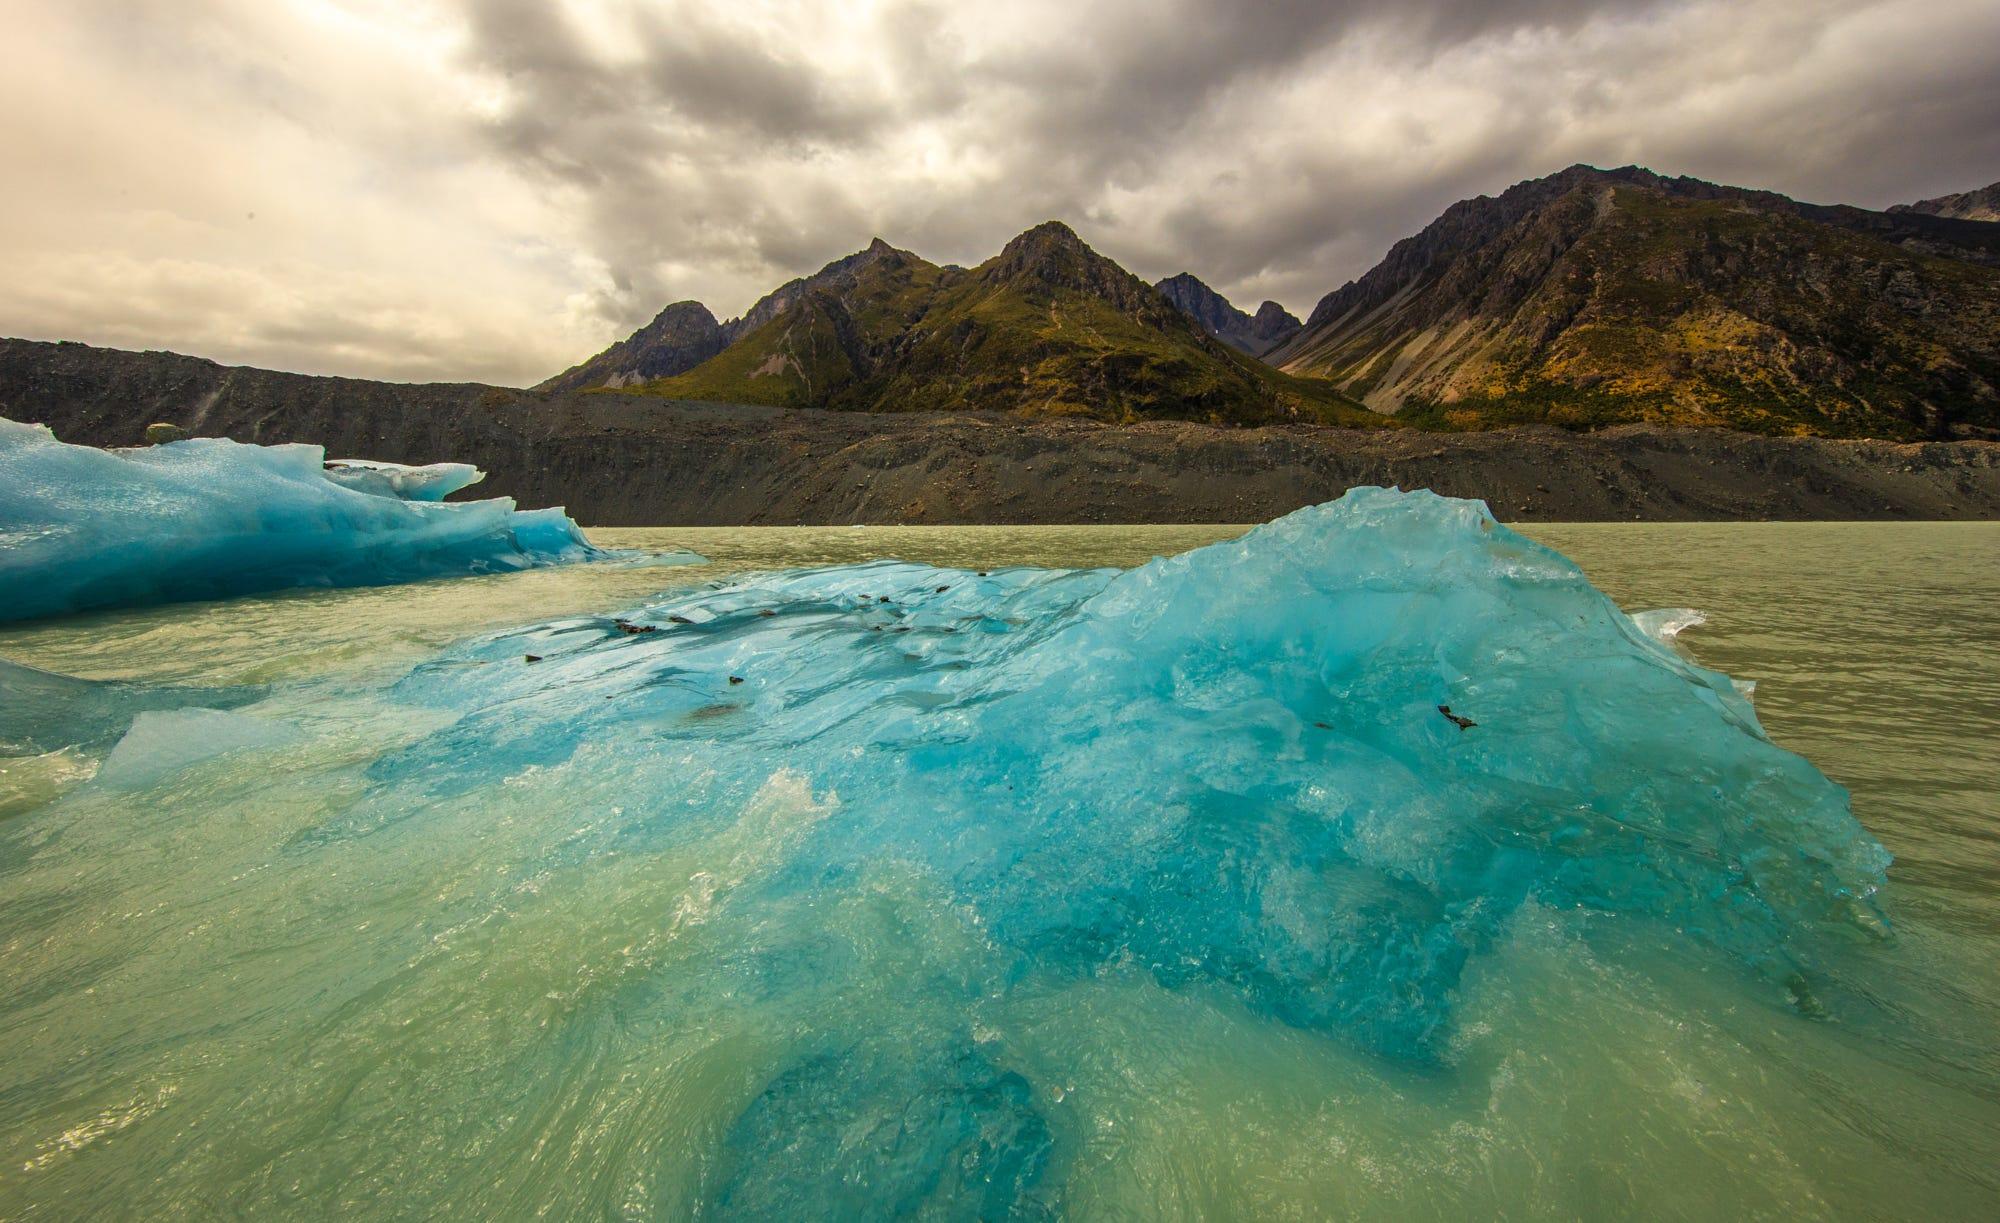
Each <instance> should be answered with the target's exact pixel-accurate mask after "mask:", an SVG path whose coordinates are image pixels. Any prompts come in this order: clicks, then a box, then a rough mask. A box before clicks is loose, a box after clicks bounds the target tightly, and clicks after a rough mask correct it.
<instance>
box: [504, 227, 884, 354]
mask: <svg viewBox="0 0 2000 1223" xmlns="http://www.w3.org/2000/svg"><path fill="white" fill-rule="evenodd" d="M894 253H895V251H894V250H893V248H891V247H890V245H889V244H888V243H887V242H884V241H882V239H880V238H877V239H875V241H874V242H873V243H872V244H870V245H869V247H868V248H867V249H866V250H863V251H858V252H856V253H854V254H852V255H848V256H846V257H845V258H842V259H836V260H834V261H833V262H832V263H829V264H827V265H826V266H825V267H823V268H821V269H820V270H819V271H817V272H814V273H813V274H812V275H810V276H801V277H799V278H798V279H796V280H788V281H786V282H785V283H784V284H782V285H779V286H778V287H777V288H776V289H773V290H772V291H771V292H769V293H766V294H765V295H764V296H763V297H760V298H758V299H757V302H756V304H755V305H753V306H751V307H750V308H749V309H748V310H746V311H744V312H743V317H741V318H734V319H730V320H729V321H728V322H726V323H718V322H716V320H715V315H713V314H712V313H710V312H709V309H708V307H707V306H704V305H702V304H701V303H700V302H697V301H684V302H675V303H674V304H673V305H671V306H668V307H667V308H666V309H665V310H662V311H660V313H659V315H658V316H657V317H655V318H654V319H653V321H652V322H650V323H648V324H646V325H645V326H644V327H641V328H640V329H639V330H637V331H635V332H633V333H632V334H631V335H630V336H627V337H626V338H625V339H622V340H620V341H618V342H617V343H616V344H613V345H612V346H611V347H609V348H607V349H605V350H604V351H603V352H601V353H598V354H597V355H596V356H594V357H592V358H591V359H590V360H588V361H585V362H584V363H583V364H581V365H574V366H571V367H570V368H569V369H567V370H564V371H563V372H562V373H560V374H557V375H556V376H555V377H553V378H550V379H549V380H548V381H546V382H543V383H540V384H539V385H537V386H536V387H535V388H534V389H535V390H538V391H595V390H609V391H616V390H621V389H623V388H625V387H628V386H637V385H638V384H640V383H642V382H650V381H652V380H653V379H655V378H668V377H672V376H673V375H675V374H683V373H686V372H687V371H688V370H691V369H693V368H694V367H695V366H697V365H700V364H701V363H702V362H703V361H706V360H708V359H709V358H710V357H712V356H714V355H715V354H717V353H719V352H721V351H722V350H723V349H725V348H727V347H729V346H730V345H731V344H734V343H735V342H736V341H737V340H740V339H742V338H743V337H744V336H746V335H749V334H750V333H751V332H753V331H755V330H757V329H758V328H759V327H762V326H763V325H764V324H765V323H768V322H770V321H771V320H772V319H774V318H776V317H777V316H778V315H779V314H780V313H782V312H783V311H784V309H785V307H787V306H789V305H791V304H792V303H793V302H795V301H797V300H799V299H800V298H801V297H803V296H805V295H806V294H807V293H809V292H810V291H811V290H812V289H813V288H815V287H816V286H819V285H824V284H830V283H833V282H835V281H837V280H840V279H842V278H843V277H847V276H850V275H851V274H852V273H853V272H854V271H855V270H856V269H858V268H860V267H861V266H863V265H864V264H867V263H869V262H871V261H873V260H876V259H880V258H882V257H883V256H884V255H887V254H894Z"/></svg>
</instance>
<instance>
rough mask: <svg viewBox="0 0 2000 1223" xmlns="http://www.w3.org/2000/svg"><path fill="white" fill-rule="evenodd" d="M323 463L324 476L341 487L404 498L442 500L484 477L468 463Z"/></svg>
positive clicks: (483, 473) (369, 461) (346, 461)
mask: <svg viewBox="0 0 2000 1223" xmlns="http://www.w3.org/2000/svg"><path fill="white" fill-rule="evenodd" d="M325 466H326V478H327V479H329V480H331V481H333V482H334V483H335V484H338V485H341V486H342V487H344V488H351V489H354V490H355V491H357V492H363V493H374V494H375V495H376V496H378V497H401V498H402V499H403V500H405V501H442V500H444V499H445V498H446V497H449V496H451V495H452V494H453V493H455V492H457V491H458V490H459V489H462V488H467V487H469V486H471V485H474V484H477V483H479V482H480V481H481V480H484V479H485V478H486V473H485V472H483V471H481V470H479V469H478V468H477V467H474V466H473V465H472V464H470V463H427V464H425V465H424V466H422V467H411V466H407V465H405V464H402V463H378V462H375V461H373V460H371V459H328V460H327V461H326V464H325Z"/></svg>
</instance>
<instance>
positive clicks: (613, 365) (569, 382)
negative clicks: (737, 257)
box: [535, 301, 729, 391]
mask: <svg viewBox="0 0 2000 1223" xmlns="http://www.w3.org/2000/svg"><path fill="white" fill-rule="evenodd" d="M728 343H729V340H728V335H727V332H725V331H724V329H723V326H722V324H721V323H718V322H716V321H715V316H714V315H713V314H710V313H709V311H708V307H707V306H704V305H702V304H701V303H700V302H695V301H686V302H675V303H674V304H673V305H671V306H668V307H667V308H666V309H664V310H662V311H660V312H659V314H657V315H655V316H654V318H653V321H652V322H650V323H647V324H646V325H645V326H644V327H641V328H639V330H637V331H635V332H633V333H632V334H631V335H630V336H628V337H626V338H625V339H622V340H620V341H618V342H617V343H616V344H613V345H612V346H611V347H609V348H607V349H605V350H604V351H603V352H601V353H598V354H597V355H596V356H594V357H592V358H591V359H590V360H588V361H585V362H584V363H583V364H581V365H573V366H571V367H570V368H568V369H566V370H564V371H563V372H562V373H560V374H557V375H556V376H555V377H553V378H550V379H549V380H548V381H546V382H543V383H541V384H540V385H538V386H536V387H535V389H536V390H538V391H582V390H590V389H592V388H596V387H605V388H608V389H610V390H617V389H618V388H620V387H625V386H631V385H634V384H636V383H640V382H646V381H648V380H650V379H653V378H665V377H667V376H668V375H670V374H679V373H684V372H686V371H687V370H691V369H693V368H694V367H695V366H697V365H700V364H701V363H702V362H703V361H706V360H708V359H709V358H710V357H712V356H714V355H715V354H716V353H719V352H721V351H722V350H723V349H724V348H725V347H727V346H728Z"/></svg>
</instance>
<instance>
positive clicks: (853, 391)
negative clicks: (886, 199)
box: [644, 222, 1393, 425]
mask: <svg viewBox="0 0 2000 1223" xmlns="http://www.w3.org/2000/svg"><path fill="white" fill-rule="evenodd" d="M815 280H816V283H813V284H811V285H810V286H808V287H807V288H806V289H804V290H803V291H802V292H801V293H799V294H798V295H797V297H796V299H795V300H793V301H792V302H791V303H790V304H789V305H787V307H786V308H785V309H784V310H782V311H781V312H779V313H778V314H777V315H776V317H774V318H772V319H771V320H770V321H769V322H767V323H765V324H764V325H763V326H761V327H759V328H757V329H756V330H755V331H753V332H751V333H750V334H748V335H746V336H744V337H743V338H741V339H739V340H737V341H736V342H735V343H734V344H732V345H731V346H730V347H729V348H727V349H726V350H724V351H723V352H722V353H720V354H719V355H717V356H715V357H714V358H712V359H710V360H709V361H707V362H705V363H703V364H702V365H700V366H697V367H696V368H694V369H692V370H689V371H688V372H686V373H684V374H680V375H677V376H675V377H671V378H664V379H660V380H657V381H654V382H651V383H648V384H647V385H646V386H645V388H644V389H645V390H646V391H648V392H651V393H655V394H660V395H666V396H671V397H676V398H689V399H718V400H730V401H735V402H742V403H761V404H772V405H778V406H786V407H818V408H835V409H866V410H871V411H954V410H1001V411H1018V412H1025V413H1030V414H1035V415H1080V416H1091V417H1096V418H1099V419H1104V420H1116V421H1131V420H1145V419H1163V418H1175V419H1192V420H1207V421H1213V422H1216V423H1222V424H1257V423H1264V422H1269V421H1278V420H1287V419H1291V420H1310V421H1325V422H1333V423H1342V424H1369V425H1388V424H1391V423H1393V422H1390V421H1388V420H1386V419H1384V418H1382V417H1380V416H1378V415H1376V414H1375V413H1372V412H1369V411H1367V410H1365V409H1363V408H1361V407H1360V406H1359V405H1357V404H1355V403H1354V402H1353V401H1351V400H1350V399H1348V398H1347V397H1346V396H1344V395H1342V394H1341V393H1340V392H1338V391H1336V390H1335V389H1334V388H1333V387H1332V386H1331V385H1330V384H1328V383H1326V382H1325V381H1323V380H1321V379H1317V378H1312V377H1301V376H1298V375H1295V374H1287V373H1284V372H1282V371H1279V370H1276V369H1273V368H1271V367H1270V366H1267V365H1264V364H1263V363H1261V362H1259V361H1256V360H1254V359H1252V358H1250V357H1247V356H1245V355H1243V354H1242V353H1239V352H1237V351H1236V350H1235V349H1233V348H1231V347H1229V346H1228V345H1226V344H1223V343H1221V342H1220V341H1218V340H1217V339H1215V338H1214V337H1213V336H1210V335H1209V334H1207V333H1206V332H1205V331H1203V330H1202V329H1201V328H1200V327H1199V326H1198V325H1197V324H1196V323H1195V322H1194V321H1193V320H1192V319H1190V318H1188V317H1187V316H1186V315H1185V314H1183V313H1182V312H1181V311H1180V310H1178V309H1176V308H1175V307H1174V306H1173V305H1172V304H1171V303H1169V302H1168V301H1167V300H1166V299H1165V298H1163V297H1162V296H1161V295H1160V294H1159V293H1158V292H1157V291H1156V290H1154V289H1153V288H1152V287H1151V286H1149V285H1147V284H1145V283H1144V282H1143V281H1141V280H1139V279H1138V278H1137V277H1136V276H1133V275H1132V274H1130V273H1129V272H1126V271H1125V270H1124V269H1123V268H1121V267H1119V266H1118V265H1117V264H1116V263H1114V262H1112V261H1111V260H1109V259H1106V258H1105V257H1103V256H1102V255H1099V254H1097V253H1096V252H1095V251H1093V250H1091V249H1090V248H1089V247H1088V246H1087V245H1085V244H1084V243H1083V242H1082V241H1081V240H1080V239H1079V238H1078V237H1077V236H1076V235H1075V234H1074V233H1073V232H1071V231H1070V230H1069V228H1068V227H1067V226H1064V225H1062V224H1060V223H1056V222H1051V223H1048V224H1045V225H1041V226H1038V227H1036V228H1034V229H1032V230H1029V231H1028V232H1026V233H1024V234H1022V235H1020V236H1019V237H1017V238H1015V239H1014V240H1013V241H1012V242H1009V243H1008V244H1007V246H1006V248H1005V249H1004V250H1002V251H1001V253H1000V254H999V255H997V256H996V257H994V258H993V259H990V260H988V261H987V262H986V263H983V264H981V265H980V266H978V267H976V268H971V269H961V268H944V267H939V266H938V265H936V264H932V263H929V262H927V261H925V260H923V259H920V258H918V257H917V256H916V255H913V254H911V253H910V252H908V251H900V250H895V249H893V248H890V247H888V246H886V245H885V244H882V243H879V242H878V243H877V244H876V245H874V246H872V247H870V248H869V249H868V250H867V251H865V252H862V254H861V256H858V257H856V258H853V259H849V260H844V261H842V268H841V270H840V272H839V273H838V274H835V275H829V276H825V277H823V278H815Z"/></svg>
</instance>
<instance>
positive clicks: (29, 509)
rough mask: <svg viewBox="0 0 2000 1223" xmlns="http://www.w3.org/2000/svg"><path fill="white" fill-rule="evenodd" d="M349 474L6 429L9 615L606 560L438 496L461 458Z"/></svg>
mask: <svg viewBox="0 0 2000 1223" xmlns="http://www.w3.org/2000/svg"><path fill="white" fill-rule="evenodd" d="M344 472H345V474H340V475H330V473H328V472H327V471H326V469H325V466H324V458H323V454H322V451H321V450H320V448H319V447H317V446H304V445H288V446H251V445H243V444H239V443H236V442H231V441H227V440H225V439H220V438H199V439H194V440H190V441H182V442H172V443H169V444H166V445H161V446H152V447H148V448H146V449H142V450H130V451H106V450H98V449H95V448H92V447H89V446H72V445H67V444H65V443H62V442H58V441H57V440H56V439H55V437H54V435H53V434H51V433H50V432H49V431H48V430H47V429H46V428H43V427H41V426H39V425H23V424H17V423H15V422H13V421H7V420H0V621H4V620H18V619H26V618H29V617H33V616H47V615H54V614H58V613H62V612H69V611H77V610H81V609H85V608H93V607H114V606H129V605H137V604H147V603H160V602H172V601H175V600H181V599H204V598H222V597H228V596H231V595H238V594H246V593H250V592H253V591H261V590H276V589H280V588H283V587H288V586H372V585H384V584H388V583H392V582H404V581H411V580H415V579H419V578H430V577H444V576H453V575H463V574H475V573H492V572H499V571H503V570H510V569H523V568H527V567H530V566H534V565H547V564H556V563H560V562H565V561H576V560H584V559H589V558H594V557H597V556H601V555H603V554H602V553H601V552H599V551H598V550H597V549H595V548H593V547H592V546H591V544H590V542H589V541H588V540H587V539H585V538H584V536H583V533H582V532H581V531H579V530H578V529H577V526H576V524H575V523H573V522H571V521H570V520H569V519H568V518H566V517H564V516H563V513H562V511H561V510H560V509H544V510H530V511H519V510H516V509H515V508H514V503H513V501H511V500H509V499H507V498H504V497H501V498H495V499H493V500H489V501H470V502H457V503H451V504H444V503H437V502H435V500H434V498H435V497H442V496H444V495H445V494H446V493H448V492H450V491H452V490H453V489H455V488H459V487H463V485H464V484H466V483H469V482H470V481H471V479H473V478H476V477H477V475H478V472H477V471H476V470H474V469H472V468H470V467H467V466H465V465H464V464H438V465H436V466H433V467H429V468H397V467H394V466H393V465H377V466H374V467H370V468H356V467H350V468H346V469H344ZM343 481H344V482H345V483H343ZM406 498H409V499H406ZM689 559H698V558H689Z"/></svg>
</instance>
